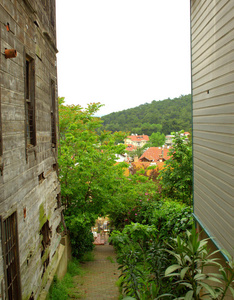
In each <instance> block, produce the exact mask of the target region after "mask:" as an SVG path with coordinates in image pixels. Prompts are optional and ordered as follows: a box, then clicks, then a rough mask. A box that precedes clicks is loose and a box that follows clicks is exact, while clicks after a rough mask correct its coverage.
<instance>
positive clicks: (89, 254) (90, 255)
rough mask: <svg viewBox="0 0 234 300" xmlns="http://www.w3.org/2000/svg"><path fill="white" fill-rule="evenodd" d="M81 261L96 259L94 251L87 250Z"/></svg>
mask: <svg viewBox="0 0 234 300" xmlns="http://www.w3.org/2000/svg"><path fill="white" fill-rule="evenodd" d="M81 261H94V253H93V252H92V251H89V252H86V253H85V254H84V255H83V257H82V259H81Z"/></svg>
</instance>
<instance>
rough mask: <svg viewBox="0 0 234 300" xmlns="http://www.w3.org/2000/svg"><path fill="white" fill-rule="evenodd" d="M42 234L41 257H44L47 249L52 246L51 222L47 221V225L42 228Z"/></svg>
mask: <svg viewBox="0 0 234 300" xmlns="http://www.w3.org/2000/svg"><path fill="white" fill-rule="evenodd" d="M40 234H41V235H42V241H41V244H42V251H41V257H43V255H44V253H45V249H46V247H48V246H50V243H51V241H50V237H51V235H52V231H51V228H50V227H49V221H48V220H47V221H46V223H45V224H44V225H43V226H42V228H41V231H40Z"/></svg>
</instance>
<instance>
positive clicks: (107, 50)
mask: <svg viewBox="0 0 234 300" xmlns="http://www.w3.org/2000/svg"><path fill="white" fill-rule="evenodd" d="M189 2H190V1H188V0H177V1H175V0H66V1H64V0H57V1H56V3H57V4H56V5H57V47H58V50H59V53H58V56H57V57H58V93H59V96H60V97H65V100H66V103H67V104H80V105H81V106H82V107H86V105H87V103H90V102H101V103H102V104H105V106H104V107H103V108H101V110H100V112H99V115H105V114H108V113H111V112H113V111H120V110H123V109H127V108H130V107H135V106H138V105H140V104H144V103H146V102H148V103H150V102H151V101H152V100H163V99H166V98H168V97H170V98H174V97H177V96H180V95H181V94H188V93H190V89H191V87H190V23H189V17H190V13H189Z"/></svg>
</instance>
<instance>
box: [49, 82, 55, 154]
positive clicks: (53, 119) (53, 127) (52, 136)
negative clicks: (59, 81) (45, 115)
mask: <svg viewBox="0 0 234 300" xmlns="http://www.w3.org/2000/svg"><path fill="white" fill-rule="evenodd" d="M50 94H51V145H52V148H56V147H57V128H56V124H57V123H56V119H57V118H56V84H55V81H54V80H53V79H51V80H50Z"/></svg>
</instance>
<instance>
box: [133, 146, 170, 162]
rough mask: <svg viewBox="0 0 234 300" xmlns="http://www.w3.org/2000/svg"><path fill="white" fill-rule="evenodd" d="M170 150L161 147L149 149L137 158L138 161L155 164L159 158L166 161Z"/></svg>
mask: <svg viewBox="0 0 234 300" xmlns="http://www.w3.org/2000/svg"><path fill="white" fill-rule="evenodd" d="M169 150H170V149H168V148H162V147H150V148H149V149H147V150H146V151H145V152H144V153H143V154H142V155H141V157H140V158H139V161H154V162H157V161H159V160H160V158H163V160H167V159H169V158H170V156H169V155H168V152H169Z"/></svg>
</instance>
